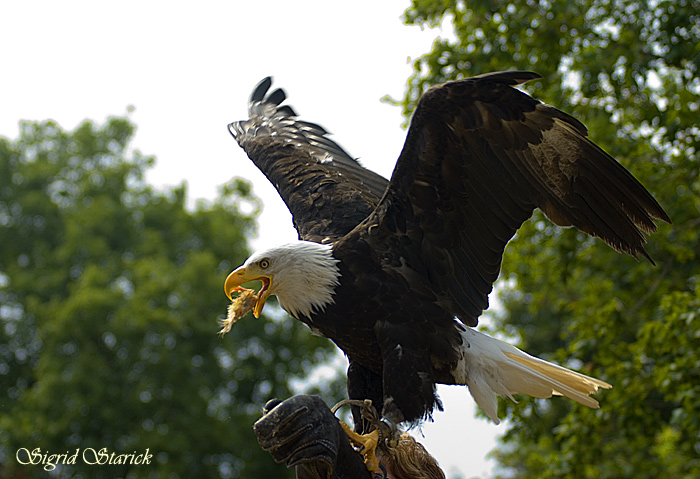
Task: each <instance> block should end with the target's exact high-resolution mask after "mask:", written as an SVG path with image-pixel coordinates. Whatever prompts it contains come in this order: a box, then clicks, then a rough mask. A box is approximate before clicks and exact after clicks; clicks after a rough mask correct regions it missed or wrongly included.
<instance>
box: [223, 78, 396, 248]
mask: <svg viewBox="0 0 700 479" xmlns="http://www.w3.org/2000/svg"><path fill="white" fill-rule="evenodd" d="M271 84H272V80H271V79H270V78H269V77H268V78H265V79H264V80H263V81H261V82H260V83H259V84H258V86H257V87H256V88H255V90H253V93H252V94H251V96H250V101H249V107H248V114H249V119H248V120H245V121H239V122H234V123H231V124H230V125H229V131H230V133H231V134H232V135H233V137H234V138H235V139H236V141H238V143H239V145H240V146H241V147H243V149H244V150H245V151H246V153H247V154H248V156H249V157H250V158H251V159H252V160H253V162H254V163H255V164H256V165H257V166H258V168H260V170H261V171H262V172H263V173H264V174H265V176H267V178H268V179H269V180H270V182H271V183H272V184H273V185H274V186H275V188H277V191H278V192H279V194H280V196H281V197H282V199H283V200H284V202H285V203H286V204H287V206H288V207H289V210H290V211H291V213H292V216H293V218H294V226H295V227H296V229H297V231H298V232H299V237H300V238H301V239H305V240H309V241H317V242H329V241H335V240H337V239H338V238H340V237H342V236H344V235H345V234H346V233H348V232H349V231H350V230H352V229H353V228H354V227H355V226H357V224H358V223H360V222H361V221H362V220H363V219H365V218H366V217H367V216H368V215H369V214H370V213H371V212H372V210H373V209H374V208H375V207H376V205H377V203H378V202H379V199H380V198H381V196H382V194H384V191H385V190H386V187H387V184H388V181H387V180H386V179H385V178H383V177H382V176H380V175H378V174H376V173H374V172H373V171H370V170H368V169H366V168H363V167H362V166H361V165H360V164H359V163H358V162H357V161H356V160H355V159H353V158H352V157H351V156H350V155H349V154H348V153H347V152H345V150H343V149H342V148H341V147H340V145H338V144H337V143H335V142H334V141H333V140H331V139H330V138H328V136H327V135H328V132H327V131H326V130H325V129H324V128H322V127H321V126H319V125H316V124H315V123H310V122H306V121H300V120H298V119H297V117H296V116H297V115H296V112H295V111H294V110H293V109H292V108H291V107H289V106H287V105H281V103H282V102H283V101H284V100H285V98H286V96H285V94H284V92H283V91H282V90H279V89H278V90H275V91H273V92H272V93H270V94H269V95H267V92H268V90H269V88H270V86H271ZM266 95H267V96H266Z"/></svg>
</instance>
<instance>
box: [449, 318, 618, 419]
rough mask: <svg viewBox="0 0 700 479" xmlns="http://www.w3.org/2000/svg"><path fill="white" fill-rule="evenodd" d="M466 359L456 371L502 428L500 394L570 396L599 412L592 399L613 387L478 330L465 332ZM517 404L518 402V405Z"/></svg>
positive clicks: (457, 375)
mask: <svg viewBox="0 0 700 479" xmlns="http://www.w3.org/2000/svg"><path fill="white" fill-rule="evenodd" d="M462 338H463V340H464V344H463V345H462V353H463V357H462V359H461V360H460V361H459V363H458V365H457V367H456V368H455V369H454V371H452V374H453V376H454V377H455V380H456V381H457V382H458V383H459V384H466V385H467V386H468V387H469V391H470V392H471V394H472V396H473V397H474V400H475V401H476V403H477V404H478V405H479V406H481V408H482V409H483V410H484V412H486V415H487V416H488V417H490V418H491V420H492V421H493V422H495V423H496V424H498V423H499V422H500V421H499V420H498V414H497V411H498V403H497V399H496V394H498V395H499V396H503V397H507V398H510V399H511V400H513V401H515V398H513V394H516V393H523V394H528V395H530V396H533V397H536V398H549V397H552V396H566V397H568V398H570V399H573V400H574V401H576V402H578V403H581V404H583V405H584V406H588V407H590V408H594V409H597V408H598V407H599V405H598V401H596V400H595V399H593V398H592V397H590V395H591V394H594V393H596V392H598V389H599V388H603V389H609V388H611V387H612V386H611V385H610V384H608V383H606V382H604V381H600V380H599V379H595V378H591V377H589V376H585V375H583V374H580V373H577V372H576V371H572V370H570V369H566V368H563V367H561V366H557V365H556V364H552V363H549V362H547V361H544V360H542V359H539V358H536V357H534V356H530V355H529V354H527V353H526V352H523V351H521V350H519V349H518V348H516V347H514V346H511V345H510V344H508V343H504V342H503V341H499V340H498V339H496V338H492V337H490V336H487V335H485V334H483V333H480V332H478V331H476V330H474V329H471V328H467V329H466V330H465V331H464V332H462ZM515 402H517V401H515Z"/></svg>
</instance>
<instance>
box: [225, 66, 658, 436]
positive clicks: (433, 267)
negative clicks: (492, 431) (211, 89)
mask: <svg viewBox="0 0 700 479" xmlns="http://www.w3.org/2000/svg"><path fill="white" fill-rule="evenodd" d="M537 78H541V77H540V76H539V75H537V74H535V73H531V72H519V71H509V72H499V73H490V74H485V75H480V76H476V77H473V78H467V79H463V80H458V81H452V82H448V83H444V84H441V85H438V86H435V87H432V88H430V89H429V90H428V91H426V92H425V94H424V95H423V96H422V97H421V99H420V101H419V102H418V105H417V107H416V110H415V112H414V114H413V118H412V120H411V125H410V128H409V130H408V134H407V138H406V141H405V144H404V147H403V150H402V151H401V154H400V156H399V159H398V161H397V163H396V167H395V169H394V172H393V174H392V176H391V180H390V181H387V180H386V179H384V178H383V177H381V176H379V175H377V174H375V173H373V172H372V171H370V170H367V169H365V168H363V167H362V166H361V165H360V164H359V163H358V162H357V161H356V160H355V159H353V158H352V157H351V156H350V155H349V154H348V153H346V152H345V151H344V150H343V149H342V148H341V147H340V146H339V145H338V144H336V143H335V142H334V141H332V140H331V139H329V137H328V134H327V132H326V130H324V129H323V128H322V127H320V126H319V125H317V124H314V123H309V122H305V121H302V120H299V119H298V116H297V115H296V113H295V112H294V110H293V109H292V108H291V107H289V106H287V105H283V104H282V103H283V102H284V100H285V94H284V92H283V91H282V90H279V89H278V90H275V91H273V92H272V93H270V94H269V95H268V94H267V93H268V91H269V88H270V86H271V79H270V78H266V79H264V80H263V81H262V82H261V83H260V84H259V85H258V86H257V87H256V88H255V90H254V91H253V93H252V95H251V97H250V102H249V119H248V120H244V121H238V122H234V123H231V124H230V125H229V131H230V133H231V134H232V135H233V137H234V138H235V139H236V141H237V142H238V144H239V145H240V146H241V147H242V148H243V149H244V150H245V151H246V153H247V154H248V156H249V157H250V159H251V160H252V161H253V162H254V163H255V165H257V167H258V168H259V169H260V170H261V171H262V172H263V173H264V174H265V175H266V176H267V178H268V179H269V180H270V182H272V184H273V185H274V186H275V187H276V188H277V191H278V192H279V194H280V196H281V197H282V199H283V200H284V201H285V203H286V204H287V206H288V208H289V210H290V211H291V213H292V215H293V218H294V225H295V227H296V229H297V231H298V233H299V239H300V241H298V242H295V243H292V244H286V245H281V246H279V247H276V248H272V249H269V250H267V251H262V252H258V253H255V254H254V255H253V256H251V257H250V258H249V259H248V260H247V261H246V262H245V264H243V265H242V266H241V267H239V268H237V269H236V270H235V271H233V272H232V273H231V274H230V275H229V276H228V277H227V278H226V280H225V292H226V294H227V295H228V296H229V298H231V293H232V292H233V291H235V290H237V289H239V287H240V286H241V285H242V284H244V283H246V282H249V281H253V280H259V281H261V283H262V287H261V289H260V291H259V293H258V295H257V296H256V298H255V304H254V307H253V309H254V314H255V315H256V316H257V315H259V314H260V311H261V310H262V308H263V305H264V304H265V301H266V300H267V299H268V298H269V297H270V296H271V295H276V296H277V299H278V301H279V304H280V306H281V307H282V308H284V309H285V310H286V311H287V312H289V314H291V315H292V316H293V317H295V318H296V319H298V320H299V321H301V322H303V323H304V324H306V325H307V326H308V327H309V328H310V329H311V330H312V331H313V332H315V333H317V334H319V335H322V336H325V337H328V338H330V339H331V340H332V341H333V342H335V344H336V345H337V346H338V347H339V348H340V349H342V350H343V351H344V352H345V354H346V355H347V357H348V359H349V362H350V366H349V369H348V394H349V396H350V398H356V399H371V400H372V401H373V404H374V405H375V406H377V407H378V410H379V411H381V416H382V421H380V423H379V427H380V429H381V430H380V433H381V434H380V436H388V437H391V436H392V435H395V434H396V430H397V428H396V425H398V424H400V423H404V422H406V423H415V422H417V421H420V420H422V419H426V418H429V417H430V415H431V412H432V411H433V410H434V409H436V408H438V409H441V404H440V401H439V398H438V396H437V395H436V384H437V383H442V384H461V385H467V386H468V387H469V390H470V392H471V393H472V395H473V397H474V399H475V400H476V402H477V403H478V404H479V406H481V408H483V410H484V411H485V412H486V414H487V415H488V417H489V418H491V419H492V420H493V421H494V422H496V423H498V416H497V403H496V395H500V396H504V397H508V398H511V399H512V398H513V394H515V393H524V394H529V395H531V396H534V397H537V398H547V397H551V396H552V395H563V396H566V397H569V398H571V399H573V400H574V401H577V402H579V403H581V404H583V405H586V406H588V407H592V408H595V407H598V402H597V401H596V400H595V399H593V398H591V397H590V394H593V393H595V392H597V391H598V389H599V388H609V387H611V386H610V385H609V384H607V383H605V382H603V381H600V380H598V379H594V378H590V377H587V376H584V375H583V374H579V373H577V372H574V371H571V370H568V369H565V368H563V367H560V366H557V365H555V364H552V363H549V362H546V361H543V360H541V359H539V358H536V357H533V356H531V355H529V354H527V353H525V352H523V351H521V350H519V349H517V348H515V347H513V346H511V345H508V344H506V343H504V342H502V341H499V340H497V339H495V338H491V337H489V336H487V335H485V334H482V333H480V332H478V331H476V330H475V329H473V328H474V327H475V326H476V325H477V321H478V318H479V316H480V315H481V313H482V312H483V311H484V309H486V308H487V306H488V295H489V293H490V292H491V290H492V287H493V283H494V281H495V280H496V278H497V277H498V273H499V270H500V266H501V258H502V256H503V251H504V248H505V246H506V244H507V243H508V241H509V240H510V239H511V238H512V237H513V235H514V234H515V232H516V231H517V230H518V228H519V227H520V225H521V224H522V223H523V222H524V221H525V220H527V219H528V218H529V217H530V216H531V215H532V212H533V210H534V209H535V208H540V209H541V210H542V211H544V213H545V214H546V215H547V216H548V217H549V218H550V219H551V220H552V221H553V222H554V223H555V224H557V225H560V226H575V227H577V228H578V229H580V230H582V231H584V232H586V233H588V234H589V235H593V236H596V237H599V238H601V239H602V240H604V241H605V242H606V243H608V244H609V245H610V246H612V247H613V248H615V249H616V250H618V251H621V252H624V253H628V254H631V255H633V256H635V257H638V256H639V255H642V256H644V257H646V258H648V259H649V260H650V261H651V258H650V257H649V255H648V254H647V252H646V251H645V249H644V243H645V236H644V233H651V232H653V231H655V230H656V225H655V222H654V219H660V220H663V221H670V220H669V217H668V216H667V215H666V213H665V212H664V211H663V209H662V208H661V207H660V206H659V204H658V203H657V202H656V201H655V200H654V198H653V197H652V196H651V195H650V194H649V193H648V192H647V191H646V190H645V188H644V187H643V186H642V185H641V184H640V183H639V182H638V181H637V180H636V179H635V178H634V177H633V176H632V175H631V174H630V173H629V172H628V171H627V170H626V169H625V168H623V167H622V166H621V165H620V164H619V163H617V161H615V160H614V159H613V158H612V157H611V156H609V155H608V154H606V153H605V152H604V151H603V150H601V149H600V148H599V147H597V146H596V145H595V144H594V143H592V142H591V141H589V140H588V139H587V138H586V136H587V131H586V128H585V127H584V126H583V125H582V124H581V123H580V122H579V121H577V120H576V119H574V118H572V117H571V116H569V115H567V114H566V113H563V112H561V111H559V110H557V109H556V108H553V107H552V106H549V105H546V104H543V103H541V102H540V101H538V100H535V99H533V98H532V97H530V96H528V95H527V94H525V93H524V92H522V91H520V90H518V89H516V88H514V87H515V86H516V85H518V84H521V83H524V82H526V81H528V80H532V79H537ZM361 423H362V421H357V420H356V427H357V428H360V429H361V428H362V427H363V426H358V424H361ZM364 432H367V431H364Z"/></svg>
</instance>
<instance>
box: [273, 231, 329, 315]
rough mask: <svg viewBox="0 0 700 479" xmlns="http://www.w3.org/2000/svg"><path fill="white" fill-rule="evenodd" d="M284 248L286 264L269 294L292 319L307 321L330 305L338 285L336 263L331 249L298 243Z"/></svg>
mask: <svg viewBox="0 0 700 479" xmlns="http://www.w3.org/2000/svg"><path fill="white" fill-rule="evenodd" d="M287 247H288V248H289V251H288V254H287V258H288V262H287V264H286V265H285V266H284V274H280V275H279V278H278V284H277V285H276V288H275V291H274V292H273V293H274V294H276V295H277V300H278V301H279V304H280V306H282V308H284V309H285V310H286V311H287V312H288V313H289V314H291V315H292V316H294V317H295V318H297V319H301V318H302V317H311V315H312V314H313V313H317V312H319V311H323V310H325V309H326V307H327V306H328V305H330V304H332V303H333V302H334V299H333V294H334V293H335V288H336V287H337V286H338V285H339V284H340V268H338V260H337V259H336V258H335V257H334V256H333V247H332V246H331V245H325V244H319V243H313V242H310V241H298V242H296V243H292V244H291V245H287Z"/></svg>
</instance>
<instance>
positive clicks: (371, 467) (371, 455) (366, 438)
mask: <svg viewBox="0 0 700 479" xmlns="http://www.w3.org/2000/svg"><path fill="white" fill-rule="evenodd" d="M340 425H341V426H342V427H343V430H344V431H345V434H347V435H348V439H350V442H352V443H353V444H354V445H355V446H358V447H360V448H361V449H360V454H362V455H363V456H364V458H365V467H366V468H367V470H368V471H369V472H376V471H377V470H379V459H377V444H378V443H379V431H378V430H376V429H375V430H374V431H372V432H370V433H369V434H365V435H362V434H358V433H356V432H355V431H353V430H352V429H351V428H350V426H348V425H347V424H345V423H344V422H343V421H340Z"/></svg>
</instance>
